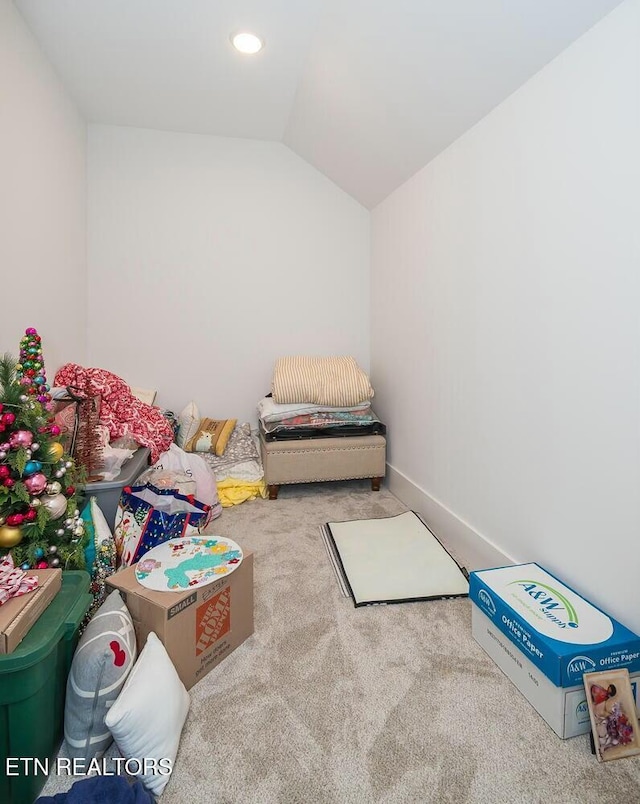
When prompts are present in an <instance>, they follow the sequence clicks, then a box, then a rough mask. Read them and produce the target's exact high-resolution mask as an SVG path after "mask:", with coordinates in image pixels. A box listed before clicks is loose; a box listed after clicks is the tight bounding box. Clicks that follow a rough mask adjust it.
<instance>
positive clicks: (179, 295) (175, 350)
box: [88, 126, 370, 422]
mask: <svg viewBox="0 0 640 804" xmlns="http://www.w3.org/2000/svg"><path fill="white" fill-rule="evenodd" d="M88 232H89V234H88V238H89V362H90V365H92V366H102V367H103V368H106V369H109V370H110V371H113V372H115V373H116V374H118V375H119V376H121V377H123V378H124V379H125V380H126V381H127V382H129V383H130V384H131V385H137V386H142V387H146V388H157V389H158V398H157V404H160V405H162V406H165V407H169V408H170V409H172V410H174V411H175V412H176V413H177V412H179V411H180V410H181V408H182V407H183V406H184V405H185V404H186V403H187V402H188V401H189V400H190V399H194V400H195V401H196V403H197V404H198V406H199V408H200V412H201V414H202V415H205V416H211V417H214V418H216V417H220V418H221V417H232V418H238V419H240V420H243V421H252V422H255V421H256V412H255V409H256V404H257V402H258V400H259V399H260V398H261V397H262V396H264V395H265V394H266V393H268V392H269V391H270V380H271V374H272V370H273V365H274V361H275V360H276V358H277V357H280V356H282V355H287V354H298V353H300V354H305V353H306V354H352V355H354V356H355V357H356V358H357V359H358V360H359V362H360V363H361V365H362V366H363V368H365V369H366V370H368V368H369V304H370V297H369V268H370V260H369V232H370V230H369V214H368V212H367V210H365V209H364V207H362V206H360V205H359V204H358V203H357V202H355V201H354V200H353V199H352V198H350V197H349V196H348V195H346V193H344V192H343V191H341V190H339V189H338V188H337V187H336V186H335V185H334V184H332V183H331V182H330V181H329V180H328V179H326V178H325V177H324V176H322V175H321V174H320V173H319V172H318V171H316V170H315V169H314V168H312V167H310V166H309V165H308V164H307V163H306V162H304V161H303V160H302V159H300V158H299V157H297V156H295V155H294V154H293V153H292V152H291V151H290V150H289V149H287V148H286V147H285V146H283V145H281V144H277V143H269V142H261V141H255V140H240V139H226V138H220V137H213V136H197V135H190V134H180V133H169V132H158V131H149V130H141V129H131V128H128V129H127V128H118V127H110V126H90V127H89V229H88Z"/></svg>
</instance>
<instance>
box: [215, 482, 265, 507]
mask: <svg viewBox="0 0 640 804" xmlns="http://www.w3.org/2000/svg"><path fill="white" fill-rule="evenodd" d="M217 486H218V497H219V499H220V504H221V505H222V507H223V508H230V507H231V506H232V505H240V503H243V502H245V500H255V499H256V497H262V498H263V499H266V498H267V484H266V483H265V482H264V479H262V480H254V481H252V482H248V481H246V480H237V479H235V478H233V477H228V478H227V479H226V480H219V481H218V483H217Z"/></svg>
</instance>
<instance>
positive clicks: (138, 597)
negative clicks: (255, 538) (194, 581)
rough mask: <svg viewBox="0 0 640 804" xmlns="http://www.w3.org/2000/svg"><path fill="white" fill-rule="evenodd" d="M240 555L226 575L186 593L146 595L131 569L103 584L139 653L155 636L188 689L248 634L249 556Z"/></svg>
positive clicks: (250, 606)
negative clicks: (116, 595)
mask: <svg viewBox="0 0 640 804" xmlns="http://www.w3.org/2000/svg"><path fill="white" fill-rule="evenodd" d="M243 553H244V556H243V559H242V563H241V564H240V566H239V567H238V569H236V570H234V571H233V572H232V573H231V574H230V575H228V576H227V577H223V578H221V579H220V580H219V581H215V582H214V583H210V584H207V585H206V586H199V587H196V588H195V589H190V590H187V591H185V592H157V591H154V590H152V589H147V588H146V587H145V586H142V584H140V583H138V581H137V580H136V575H135V564H134V565H133V566H131V567H127V569H125V570H122V571H121V572H116V573H115V574H114V575H112V576H110V577H109V578H107V585H108V586H110V587H112V588H114V589H118V590H119V591H120V593H121V595H122V597H123V599H124V601H125V603H126V606H127V608H128V609H129V612H130V613H131V617H132V618H133V625H134V628H135V632H136V640H137V643H138V650H139V651H140V650H142V648H143V647H144V645H145V642H146V640H147V635H148V634H149V632H150V631H154V632H155V633H156V635H157V637H158V638H159V639H160V640H161V642H162V643H163V644H164V646H165V648H166V649H167V653H168V654H169V656H170V657H171V660H172V662H173V664H174V665H175V668H176V670H177V671H178V675H179V676H180V679H181V680H182V683H183V684H184V685H185V687H186V688H187V689H190V688H191V687H193V685H194V684H195V683H196V682H197V681H200V679H201V678H204V676H205V675H206V674H207V673H208V672H209V671H210V670H213V668H214V667H216V666H217V665H218V664H220V662H221V661H222V660H223V659H225V658H226V657H227V656H228V655H229V654H230V653H231V652H232V651H234V650H235V649H236V648H237V647H238V646H239V645H241V644H242V643H243V642H244V641H245V639H247V637H249V636H251V634H253V552H252V551H251V550H244V551H243Z"/></svg>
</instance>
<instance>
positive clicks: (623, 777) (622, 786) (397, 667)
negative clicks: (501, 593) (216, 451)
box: [43, 481, 640, 804]
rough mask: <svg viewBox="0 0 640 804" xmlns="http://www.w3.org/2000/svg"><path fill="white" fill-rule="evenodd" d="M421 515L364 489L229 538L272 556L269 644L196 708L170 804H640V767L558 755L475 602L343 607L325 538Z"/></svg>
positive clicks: (637, 762) (246, 647)
mask: <svg viewBox="0 0 640 804" xmlns="http://www.w3.org/2000/svg"><path fill="white" fill-rule="evenodd" d="M404 510H405V506H404V505H403V504H402V503H400V502H399V501H398V500H397V499H396V498H395V497H394V496H393V495H391V494H390V493H389V492H388V491H387V490H386V489H384V488H383V489H382V491H381V492H379V493H373V492H371V491H370V490H369V485H368V483H366V482H364V481H362V482H361V481H353V482H349V483H343V484H340V483H331V484H329V483H327V484H314V485H309V486H297V487H296V486H290V487H284V488H283V489H281V491H280V495H279V497H278V499H277V500H275V501H267V500H258V501H255V502H247V503H244V504H242V505H240V506H237V507H235V508H232V509H225V510H224V512H223V514H222V516H221V517H220V518H219V519H218V520H216V521H215V522H214V523H213V524H212V527H211V528H210V530H211V531H212V532H215V533H217V534H219V535H221V536H227V537H230V538H232V539H234V540H235V541H237V542H239V543H240V544H241V545H242V546H246V547H250V548H253V549H254V550H255V551H256V562H255V626H256V629H255V634H254V636H253V637H251V638H250V639H249V640H248V641H247V642H245V643H244V644H243V645H242V646H241V647H240V648H238V649H237V650H236V651H235V653H233V654H232V655H231V656H229V657H228V658H227V659H225V660H224V662H223V663H222V664H221V665H219V666H218V667H217V668H216V669H214V670H213V671H212V672H210V673H209V675H207V676H206V677H205V678H204V679H203V680H202V681H200V682H199V683H198V684H197V685H196V686H195V687H194V688H193V689H192V690H191V696H192V706H191V711H190V713H189V716H188V719H187V723H186V726H185V730H184V732H183V737H182V743H181V747H180V752H179V754H178V758H177V761H176V765H175V770H174V773H173V776H172V778H171V781H170V782H169V784H168V786H167V788H166V790H165V792H164V794H163V795H162V797H161V799H160V802H161V804H183V803H184V804H187V802H188V803H189V804H196V802H197V803H199V802H215V803H216V804H294V803H295V804H303V803H304V804H369V802H380V803H382V802H384V804H407V803H409V802H410V803H411V804H413V802H415V803H416V804H418V803H422V802H424V803H425V804H426V802H434V803H436V804H437V803H439V802H443V804H444V803H446V802H451V803H452V804H453V802H456V804H464V803H465V802H468V803H469V804H471V803H472V802H482V804H502V803H504V804H515V803H516V802H523V804H524V803H525V802H526V804H538V803H539V804H573V802H575V804H590V802H593V804H608V803H609V802H610V804H635V803H637V802H640V758H638V757H633V758H626V759H620V760H616V761H613V762H608V763H602V764H599V763H598V762H597V760H596V759H595V757H594V756H593V755H592V754H591V752H590V750H589V745H588V738H587V737H586V736H584V737H577V738H574V739H572V740H567V741H562V740H560V739H559V738H558V737H556V735H555V734H554V733H553V731H552V730H551V729H550V728H549V727H548V726H547V724H546V723H545V722H544V720H542V718H540V716H539V715H538V714H537V713H536V712H535V710H534V709H532V708H531V706H530V705H529V704H528V703H527V701H526V700H525V699H524V698H523V697H522V695H521V694H520V693H519V692H518V691H517V689H516V688H515V687H514V686H513V685H512V684H511V682H509V681H508V679H507V678H506V677H505V676H504V675H503V674H502V673H501V671H500V670H499V669H498V668H497V667H496V666H495V665H494V664H493V662H492V661H491V660H490V659H489V658H488V657H487V656H486V654H485V653H484V652H483V651H482V649H481V648H480V647H479V646H478V645H477V644H476V643H475V641H474V640H473V638H472V637H471V616H470V615H471V612H470V603H469V601H468V600H467V599H459V600H449V601H433V602H424V603H407V604H400V605H394V606H372V607H365V608H359V609H356V608H355V607H354V606H353V603H352V602H351V601H350V600H349V599H346V598H344V597H343V596H342V594H341V592H340V589H339V587H338V584H337V582H336V579H335V576H334V574H333V570H332V568H331V566H330V564H329V560H328V558H327V555H326V552H325V548H324V545H323V543H322V539H321V536H320V531H319V526H320V525H321V524H323V523H324V522H327V521H337V520H345V519H354V518H368V517H381V516H389V515H392V514H397V513H400V512H402V511H404ZM456 558H458V559H459V560H461V561H462V562H463V563H464V556H456ZM71 782H72V780H71V779H69V778H66V779H65V778H62V779H50V780H49V782H48V783H47V786H46V787H45V790H44V791H43V792H45V793H47V794H49V795H51V794H53V793H55V792H58V791H60V790H65V789H68V787H69V786H70V784H71Z"/></svg>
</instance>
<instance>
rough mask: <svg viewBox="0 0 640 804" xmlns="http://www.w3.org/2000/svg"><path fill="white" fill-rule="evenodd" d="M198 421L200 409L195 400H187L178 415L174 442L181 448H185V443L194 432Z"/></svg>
mask: <svg viewBox="0 0 640 804" xmlns="http://www.w3.org/2000/svg"><path fill="white" fill-rule="evenodd" d="M199 422H200V411H199V410H198V406H197V405H196V403H195V402H193V401H192V402H189V404H188V405H187V406H186V407H185V409H184V410H183V411H182V413H181V414H180V415H179V416H178V434H177V435H176V444H177V445H178V446H179V447H180V448H181V449H184V448H185V446H184V445H185V444H186V443H187V441H189V440H190V439H191V438H193V436H194V435H195V433H196V430H197V429H198V424H199Z"/></svg>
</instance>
